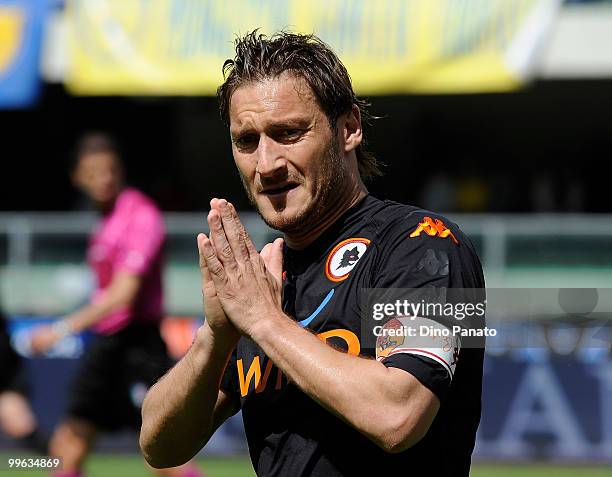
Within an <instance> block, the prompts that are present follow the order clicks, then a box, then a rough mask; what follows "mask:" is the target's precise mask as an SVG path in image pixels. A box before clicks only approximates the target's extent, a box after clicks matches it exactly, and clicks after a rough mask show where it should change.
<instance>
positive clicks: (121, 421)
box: [68, 323, 173, 431]
mask: <svg viewBox="0 0 612 477" xmlns="http://www.w3.org/2000/svg"><path fill="white" fill-rule="evenodd" d="M172 364H173V361H172V360H171V359H170V357H169V356H168V352H167V349H166V344H165V342H164V340H163V339H162V337H161V335H160V331H159V325H158V324H145V323H132V324H130V325H128V326H127V327H126V328H124V329H123V330H121V331H119V332H117V333H115V334H113V335H109V336H101V335H98V336H96V337H95V339H94V340H93V342H92V343H91V345H90V346H89V347H88V348H87V350H86V352H85V355H84V357H83V360H82V364H81V368H80V370H79V371H78V374H77V377H76V379H75V381H74V383H73V384H72V387H71V390H70V397H69V400H68V402H69V404H68V415H69V416H72V417H77V418H81V419H84V420H86V421H89V422H91V423H92V424H94V425H95V426H96V427H98V428H99V429H101V430H106V431H117V430H120V429H122V428H126V427H128V428H133V429H135V430H140V426H141V423H142V421H141V415H140V408H141V406H142V401H143V399H144V395H145V393H146V391H147V390H148V388H149V387H151V386H152V385H153V384H155V382H156V381H157V380H158V379H159V378H160V377H161V376H163V375H164V374H165V373H166V371H167V370H168V369H170V367H171V366H172Z"/></svg>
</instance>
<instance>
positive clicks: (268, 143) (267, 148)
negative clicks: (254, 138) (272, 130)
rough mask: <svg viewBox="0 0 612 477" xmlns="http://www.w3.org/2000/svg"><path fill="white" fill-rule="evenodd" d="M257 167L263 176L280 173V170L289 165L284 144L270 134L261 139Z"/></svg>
mask: <svg viewBox="0 0 612 477" xmlns="http://www.w3.org/2000/svg"><path fill="white" fill-rule="evenodd" d="M257 152H258V157H257V168H256V172H258V173H259V174H260V175H261V176H263V177H270V176H274V175H276V174H278V172H279V171H281V170H282V169H285V168H286V167H287V160H286V159H285V157H284V155H283V150H282V146H281V145H280V144H278V143H277V142H276V141H274V140H273V139H272V138H269V137H268V136H265V135H264V136H262V137H261V138H260V139H259V147H258V148H257Z"/></svg>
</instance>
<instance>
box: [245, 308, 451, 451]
mask: <svg viewBox="0 0 612 477" xmlns="http://www.w3.org/2000/svg"><path fill="white" fill-rule="evenodd" d="M275 318H276V317H275ZM251 338H252V339H254V341H255V342H256V343H257V344H258V345H259V346H260V347H261V348H262V349H263V351H264V352H265V353H266V355H267V356H268V357H269V358H270V359H271V360H272V361H273V362H274V363H275V364H276V365H277V366H278V367H279V368H280V369H281V370H282V371H283V372H284V373H285V374H286V375H287V376H288V377H289V379H290V380H291V381H293V382H294V383H295V384H296V385H297V386H298V387H299V388H300V389H302V390H303V391H304V392H305V393H306V394H308V395H309V396H310V397H311V398H313V399H314V400H315V401H317V402H318V403H320V404H321V405H322V406H323V407H325V408H326V409H328V410H329V411H330V412H332V413H334V414H335V415H337V416H338V417H340V418H341V419H343V420H344V421H346V422H347V423H348V424H350V425H351V426H352V427H354V428H355V429H357V430H358V431H360V432H361V433H362V434H364V435H365V436H366V437H368V438H369V439H370V440H372V441H373V442H374V443H375V444H377V445H378V446H379V447H381V448H382V449H384V450H385V451H387V452H401V451H403V450H405V449H407V448H409V447H411V446H412V445H414V444H416V443H417V442H418V441H419V440H420V439H421V438H422V437H423V436H424V435H425V434H426V433H427V430H428V429H429V426H430V425H431V423H432V421H433V419H434V417H435V416H436V413H437V412H438V408H439V400H438V398H437V397H436V396H435V395H434V394H433V393H432V392H431V391H430V390H429V389H427V388H426V387H425V386H423V385H422V384H421V383H420V382H419V381H418V380H417V379H416V378H415V377H414V376H412V375H411V374H409V373H407V372H405V371H403V370H400V369H396V368H387V367H386V366H384V365H383V364H382V363H379V362H378V361H375V360H369V359H364V358H359V357H356V356H350V355H348V354H345V353H342V352H340V351H338V350H336V349H334V348H332V347H331V346H329V345H327V344H325V343H324V342H323V341H321V340H320V339H319V338H317V337H316V336H314V335H313V334H311V333H309V332H308V331H306V330H304V329H302V328H300V327H299V326H298V325H297V324H296V323H295V322H294V321H293V320H291V319H290V318H289V317H287V316H285V315H282V314H279V316H278V319H274V320H265V321H262V322H261V325H260V326H256V327H253V331H252V333H251Z"/></svg>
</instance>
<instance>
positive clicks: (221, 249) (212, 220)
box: [207, 209, 236, 268]
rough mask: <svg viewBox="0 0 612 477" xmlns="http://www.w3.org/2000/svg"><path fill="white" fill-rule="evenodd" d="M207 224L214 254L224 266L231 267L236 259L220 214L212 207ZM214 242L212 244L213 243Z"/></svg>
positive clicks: (234, 264)
mask: <svg viewBox="0 0 612 477" xmlns="http://www.w3.org/2000/svg"><path fill="white" fill-rule="evenodd" d="M207 220H208V226H209V227H210V237H211V238H210V240H209V242H212V243H211V244H210V245H211V247H212V249H213V251H214V252H215V255H216V256H217V257H218V258H219V260H220V261H221V263H222V264H223V265H224V266H228V267H230V268H233V267H235V266H236V259H235V257H234V253H233V252H232V247H231V246H230V244H229V242H228V240H227V236H226V234H225V230H224V229H223V222H222V220H221V215H220V214H219V211H218V210H217V209H213V210H211V211H210V212H209V213H208V217H207ZM213 244H214V245H213Z"/></svg>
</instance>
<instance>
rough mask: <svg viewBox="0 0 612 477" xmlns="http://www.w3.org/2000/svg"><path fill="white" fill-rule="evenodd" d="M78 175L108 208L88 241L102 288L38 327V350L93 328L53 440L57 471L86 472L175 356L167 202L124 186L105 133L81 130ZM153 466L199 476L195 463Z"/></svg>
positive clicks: (137, 419) (136, 418) (136, 415)
mask: <svg viewBox="0 0 612 477" xmlns="http://www.w3.org/2000/svg"><path fill="white" fill-rule="evenodd" d="M72 180H73V182H74V184H75V186H77V187H78V188H79V189H81V190H82V191H83V192H84V193H85V194H86V195H87V196H88V197H89V198H90V199H91V201H92V202H93V204H94V205H95V206H96V208H97V209H98V210H99V211H100V213H101V220H100V222H99V223H98V225H97V227H96V229H95V230H94V232H93V234H92V235H91V237H90V240H89V246H88V250H87V261H88V263H89V266H90V267H91V269H92V270H93V272H94V274H95V276H96V281H97V286H96V290H95V291H94V293H93V296H92V299H91V302H90V303H89V304H88V305H86V306H84V307H82V308H81V309H79V310H77V311H75V312H74V313H71V314H69V315H68V316H66V317H64V318H62V319H60V320H58V321H57V322H55V323H54V324H52V325H50V326H44V327H41V328H39V329H38V330H36V331H35V332H34V334H33V336H32V349H33V351H34V352H37V353H42V352H45V351H47V350H48V349H50V348H51V347H53V346H54V345H55V344H56V343H57V342H58V341H59V340H61V339H62V338H64V337H66V336H67V335H70V334H74V333H79V332H81V331H83V330H85V329H90V330H92V331H93V333H94V335H95V338H94V340H93V343H92V344H91V345H90V346H89V347H88V348H87V350H86V352H85V355H84V357H83V359H82V366H81V369H80V370H79V372H78V375H77V377H76V379H75V381H74V383H73V385H72V388H71V390H70V397H69V404H68V412H67V417H66V418H65V419H64V420H63V422H61V423H60V424H59V426H58V427H57V428H56V430H55V432H54V433H53V436H52V438H51V441H50V444H49V454H50V455H52V456H60V457H62V458H63V469H62V470H61V471H58V472H56V473H55V474H54V476H57V477H60V476H62V477H77V476H82V475H84V474H83V472H82V468H83V464H84V461H85V459H86V457H87V455H88V453H89V451H90V449H91V447H92V445H93V443H94V441H95V438H96V436H97V435H98V433H99V432H100V431H110V432H112V431H118V430H120V429H122V428H125V427H131V428H133V429H135V430H140V425H141V416H140V407H141V405H142V400H143V398H144V395H145V393H146V390H147V389H148V388H149V387H150V386H151V385H153V384H154V383H155V382H156V381H157V380H158V379H159V378H160V377H161V376H162V375H163V374H164V373H165V372H166V371H167V370H168V369H169V367H170V366H171V365H172V362H171V360H170V358H169V356H168V353H167V350H166V345H165V343H164V341H163V340H162V337H161V335H160V329H159V326H160V322H161V319H162V315H163V293H162V266H163V248H164V247H163V246H164V242H165V235H166V234H165V227H164V222H163V218H162V214H161V212H160V210H159V209H158V208H157V206H156V205H155V203H154V202H153V201H152V200H151V199H150V198H148V197H147V196H146V195H144V194H143V193H142V192H140V191H138V190H136V189H133V188H131V187H126V186H125V184H124V174H123V167H122V163H121V158H120V154H119V150H118V148H117V145H116V144H115V142H114V141H113V139H112V138H111V137H109V136H107V135H105V134H102V133H91V134H88V135H85V136H84V137H83V138H81V140H80V141H79V143H78V145H77V148H76V154H75V162H74V167H73V171H72ZM152 470H153V469H152ZM155 472H157V473H159V474H161V475H167V476H173V477H174V476H177V477H178V476H180V477H188V476H189V477H195V476H200V475H201V474H200V473H199V472H198V470H197V468H196V467H195V465H194V464H193V463H187V464H185V465H183V466H181V467H175V468H171V469H162V470H159V471H155Z"/></svg>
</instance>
